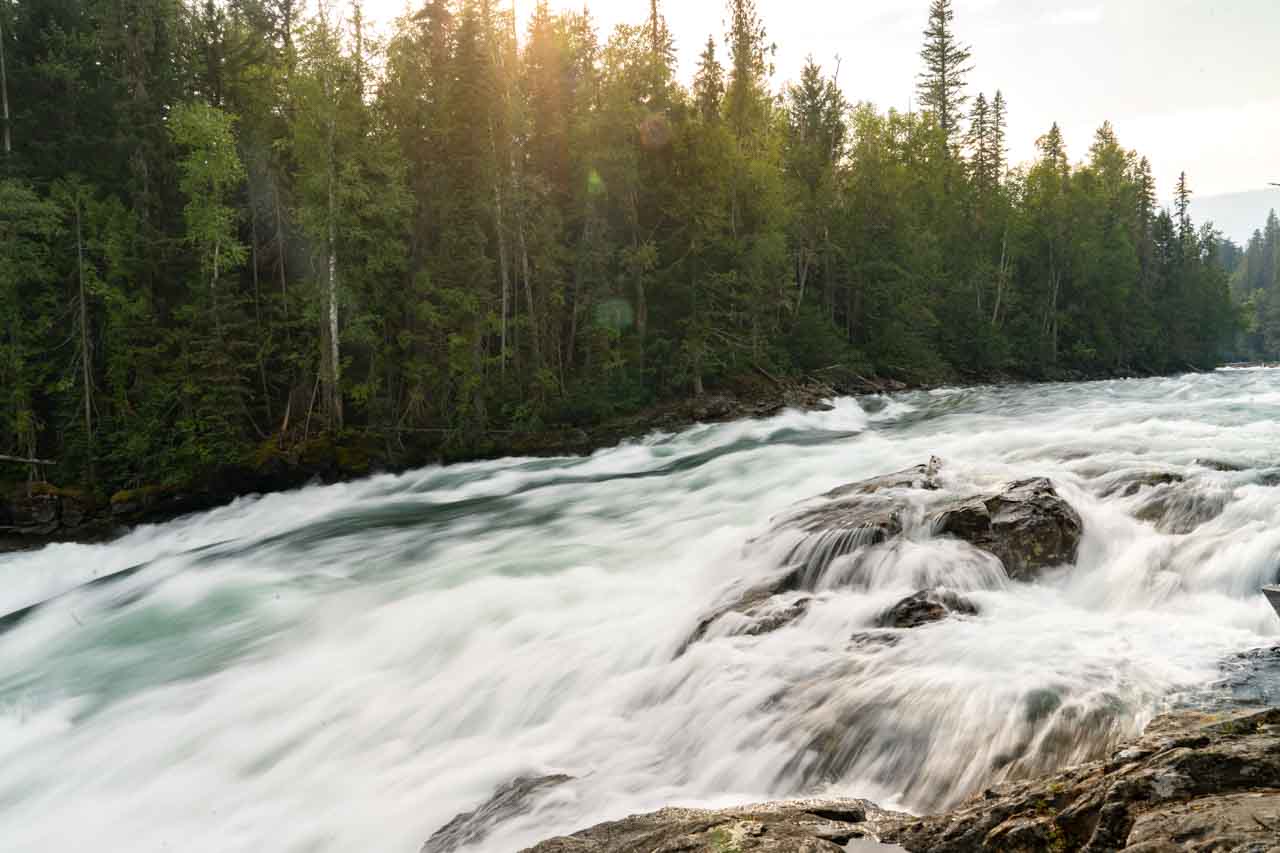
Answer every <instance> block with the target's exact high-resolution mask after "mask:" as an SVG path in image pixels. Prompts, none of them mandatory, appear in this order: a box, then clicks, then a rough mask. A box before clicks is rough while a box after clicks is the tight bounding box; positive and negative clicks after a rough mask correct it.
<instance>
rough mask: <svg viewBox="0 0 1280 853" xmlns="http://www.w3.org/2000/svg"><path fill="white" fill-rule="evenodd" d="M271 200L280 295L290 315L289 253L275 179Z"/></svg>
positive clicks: (278, 190) (278, 189)
mask: <svg viewBox="0 0 1280 853" xmlns="http://www.w3.org/2000/svg"><path fill="white" fill-rule="evenodd" d="M271 202H272V206H273V207H274V208H275V214H276V263H277V265H278V267H279V270H280V296H281V297H283V298H285V299H286V301H285V302H284V311H285V315H286V316H288V311H289V304H288V302H287V298H288V296H289V284H288V276H287V274H286V271H285V266H284V264H285V255H286V254H287V251H286V246H285V242H284V217H282V216H281V215H280V188H279V187H278V186H276V182H275V180H274V179H273V180H272V181H271Z"/></svg>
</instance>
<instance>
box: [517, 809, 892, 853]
mask: <svg viewBox="0 0 1280 853" xmlns="http://www.w3.org/2000/svg"><path fill="white" fill-rule="evenodd" d="M905 817H906V816H905V815H902V814H899V813H896V812H887V811H884V810H882V809H880V808H879V807H878V806H876V805H875V803H871V802H868V801H866V800H849V799H813V800H791V801H786V802H778V803H764V804H761V805H754V806H744V807H742V808H733V809H721V810H706V809H679V808H669V809H662V810H661V811H657V812H653V813H652V814H646V815H632V816H631V817H628V818H624V819H622V820H616V821H612V822H610V823H602V824H600V825H599V826H593V827H591V828H590V829H586V830H583V831H582V832H577V833H574V834H573V835H567V836H562V837H560V838H552V839H550V840H548V841H543V842H542V843H541V844H538V845H536V846H534V847H530V848H528V849H527V850H526V851H524V853H658V851H662V853H736V851H748V850H750V851H752V852H753V853H840V851H843V850H845V849H846V848H847V847H848V845H849V844H850V843H852V842H854V841H867V842H875V841H878V840H879V833H880V831H881V828H882V827H883V826H887V825H894V826H896V825H898V824H900V823H901V821H902V820H903V819H904V818H905Z"/></svg>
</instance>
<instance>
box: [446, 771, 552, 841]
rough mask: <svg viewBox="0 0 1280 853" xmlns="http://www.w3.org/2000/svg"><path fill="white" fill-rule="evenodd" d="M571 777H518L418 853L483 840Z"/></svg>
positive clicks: (455, 821)
mask: <svg viewBox="0 0 1280 853" xmlns="http://www.w3.org/2000/svg"><path fill="white" fill-rule="evenodd" d="M572 780H573V777H572V776H565V775H563V774H555V775H551V776H521V777H519V778H517V779H513V780H511V781H510V782H508V783H507V784H506V785H503V786H502V787H501V788H499V789H498V790H497V791H495V792H494V794H493V796H492V797H490V798H489V799H488V800H487V801H486V802H485V803H484V804H483V805H481V806H479V807H478V808H476V809H475V810H474V811H469V812H463V813H462V814H460V815H458V816H457V817H455V818H454V819H453V820H451V821H449V822H448V823H446V824H445V825H444V826H442V827H440V829H438V830H437V831H436V832H435V833H434V834H433V835H432V836H431V837H430V838H428V839H427V842H426V843H425V844H423V845H422V851H421V853H450V851H453V850H457V849H458V848H460V847H464V846H466V845H468V844H474V843H475V842H477V841H481V840H483V839H484V838H485V837H486V836H487V835H488V834H489V833H490V832H491V831H492V830H493V829H494V828H495V827H496V826H497V825H498V824H500V823H502V822H503V821H506V820H510V819H511V818H513V817H519V816H520V815H522V814H527V813H528V812H529V811H530V810H532V808H533V806H534V803H535V802H536V801H537V799H538V798H539V797H540V796H541V795H543V794H545V793H546V792H547V791H549V790H551V789H552V788H556V787H559V786H560V785H563V784H564V783H566V782H570V781H572Z"/></svg>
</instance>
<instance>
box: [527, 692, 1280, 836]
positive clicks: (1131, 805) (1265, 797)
mask: <svg viewBox="0 0 1280 853" xmlns="http://www.w3.org/2000/svg"><path fill="white" fill-rule="evenodd" d="M859 839H863V840H866V841H881V842H890V843H893V844H897V845H900V846H899V847H897V848H889V849H905V850H907V851H911V853H926V851H927V852H928V853H977V851H1019V852H1020V853H1032V851H1044V853H1070V851H1085V853H1180V852H1181V851H1185V853H1192V852H1193V851H1195V852H1196V853H1200V852H1201V851H1204V853H1207V852H1208V851H1222V853H1228V852H1229V853H1276V851H1280V709H1272V710H1269V711H1262V712H1256V711H1255V712H1251V713H1236V714H1227V715H1211V714H1205V713H1202V712H1195V711H1186V712H1180V713H1176V714H1170V715H1166V716H1163V717H1159V718H1157V719H1156V720H1155V721H1154V722H1153V723H1152V724H1151V725H1150V726H1148V727H1147V730H1146V732H1145V733H1144V734H1143V735H1142V736H1141V737H1140V738H1138V739H1137V740H1136V741H1133V742H1131V743H1128V744H1125V745H1122V746H1121V747H1120V748H1119V749H1117V750H1116V751H1115V752H1114V753H1113V754H1112V755H1111V757H1110V758H1109V759H1106V760H1102V761H1095V762H1091V763H1088V764H1081V765H1078V766H1076V767H1072V768H1069V769H1066V770H1063V771H1061V772H1059V773H1057V774H1054V775H1051V776H1046V777H1043V778H1040V779H1035V780H1031V781H1022V782H1010V783H1004V784H1001V785H998V786H996V787H994V788H991V789H988V790H986V791H984V792H982V793H981V794H979V795H978V796H976V797H974V798H973V799H972V800H970V801H969V802H967V803H964V804H962V805H961V806H960V807H959V808H957V809H955V810H953V811H951V812H948V813H946V814H941V815H934V816H929V817H913V816H909V815H903V814H900V813H895V812H888V811H884V810H881V809H879V808H877V807H876V806H875V805H874V804H872V803H869V802H867V801H865V800H798V801H794V802H779V803H771V804H766V805H758V806H747V807H743V808H737V809H725V810H720V811H704V810H699V809H663V810H662V811H658V812H654V813H652V814H648V815H638V816H632V817H629V818H626V819H625V820H620V821H614V822H612V823H605V824H600V825H599V826H595V827H592V828H590V829H585V830H582V831H581V832H577V833H574V834H573V835H569V836H564V837H560V838H553V839H550V840H548V841H544V842H542V843H541V844H538V845H536V846H535V847H532V848H529V850H528V851H527V853H650V852H651V851H659V850H661V851H669V852H670V853H676V852H677V851H679V852H680V853H727V851H748V850H750V851H760V853H828V852H829V853H836V851H840V850H842V849H847V845H850V844H851V843H856V842H858V840H859ZM857 849H863V848H861V847H859V848H857Z"/></svg>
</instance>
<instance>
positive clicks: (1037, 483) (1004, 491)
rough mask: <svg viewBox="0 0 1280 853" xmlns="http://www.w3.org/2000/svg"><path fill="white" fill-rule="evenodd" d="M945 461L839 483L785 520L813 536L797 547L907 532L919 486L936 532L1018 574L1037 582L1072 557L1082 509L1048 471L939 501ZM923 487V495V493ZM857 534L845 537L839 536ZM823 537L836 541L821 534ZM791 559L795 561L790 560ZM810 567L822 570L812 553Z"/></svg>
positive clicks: (829, 553) (825, 550) (827, 547)
mask: <svg viewBox="0 0 1280 853" xmlns="http://www.w3.org/2000/svg"><path fill="white" fill-rule="evenodd" d="M940 466H941V462H939V460H937V459H934V460H932V461H930V463H929V464H928V465H918V466H916V467H915V468H908V469H907V470H905V471H899V472H897V473H895V474H889V475H886V476H883V477H874V478H872V479H870V480H863V481H861V482H858V483H852V484H850V485H847V486H841V487H840V488H838V489H835V490H833V491H831V492H828V493H827V494H826V495H825V497H827V498H829V499H830V500H829V501H828V502H827V503H824V504H819V505H818V506H815V507H809V508H806V509H804V510H802V511H800V512H798V513H796V514H794V515H792V516H790V517H788V518H786V519H784V521H783V522H782V525H781V526H782V527H784V528H785V527H791V528H798V529H800V530H803V531H805V532H806V533H809V534H812V536H811V537H810V539H809V540H808V541H806V542H802V543H801V544H800V545H799V546H797V548H796V549H795V550H794V551H793V552H792V555H791V557H796V556H798V555H800V554H801V553H802V552H808V553H812V552H819V551H821V552H822V553H821V558H822V560H824V561H826V562H829V561H830V560H831V559H832V558H833V557H834V556H839V555H840V554H843V553H848V552H849V551H851V550H853V548H854V547H859V546H864V545H874V544H879V543H880V542H884V541H886V540H888V539H891V538H893V537H894V536H897V535H899V534H900V533H902V532H903V528H904V523H905V519H906V518H907V517H908V514H909V511H910V509H911V503H910V502H911V501H912V499H913V496H912V494H911V493H912V492H915V493H916V495H915V498H916V499H917V500H918V503H917V504H916V509H917V512H920V513H923V514H924V523H926V524H928V525H930V526H931V527H932V529H933V531H934V532H935V533H936V534H938V535H943V536H953V537H955V538H957V539H962V540H964V541H965V542H968V543H969V544H970V545H973V546H974V547H976V548H979V549H981V550H983V551H986V552H988V553H990V554H993V555H995V556H996V557H998V558H999V559H1000V561H1001V562H1002V563H1003V564H1004V567H1005V571H1006V572H1007V573H1008V575H1009V577H1010V578H1012V579H1013V580H1035V579H1036V577H1037V576H1038V575H1039V574H1040V572H1042V571H1043V570H1044V569H1047V568H1051V567H1053V566H1057V565H1062V564H1064V563H1070V562H1071V561H1072V560H1074V559H1075V555H1076V550H1077V548H1078V546H1079V544H1080V537H1081V535H1082V533H1083V524H1082V522H1081V520H1080V515H1079V513H1077V512H1076V511H1075V509H1073V508H1072V507H1071V505H1070V504H1069V503H1067V502H1066V501H1065V500H1063V499H1062V497H1061V496H1060V495H1059V494H1058V492H1057V490H1056V489H1054V487H1053V483H1051V482H1050V481H1049V480H1048V479H1046V478H1043V477H1037V478H1034V479H1029V480H1020V481H1017V482H1014V483H1010V484H1008V485H1006V486H1003V487H1002V488H1000V489H999V490H998V491H994V492H990V493H987V494H979V495H975V496H973V497H968V498H950V499H948V498H942V499H938V498H937V497H936V496H934V495H933V494H932V493H934V492H937V491H938V489H939V484H938V470H939V468H940ZM921 493H923V494H921ZM851 534H855V535H856V538H855V539H851V540H850V541H848V542H845V541H843V540H841V539H839V537H842V536H843V537H848V536H850V535H851ZM818 536H823V537H829V538H830V539H831V541H830V543H827V542H823V541H819V540H815V537H818ZM788 562H789V563H790V562H792V560H791V559H790V558H789V560H788ZM809 562H810V565H809V566H807V570H808V571H809V572H810V573H812V572H814V571H815V570H819V569H821V568H822V566H820V565H814V561H813V560H812V559H810V560H809Z"/></svg>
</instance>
